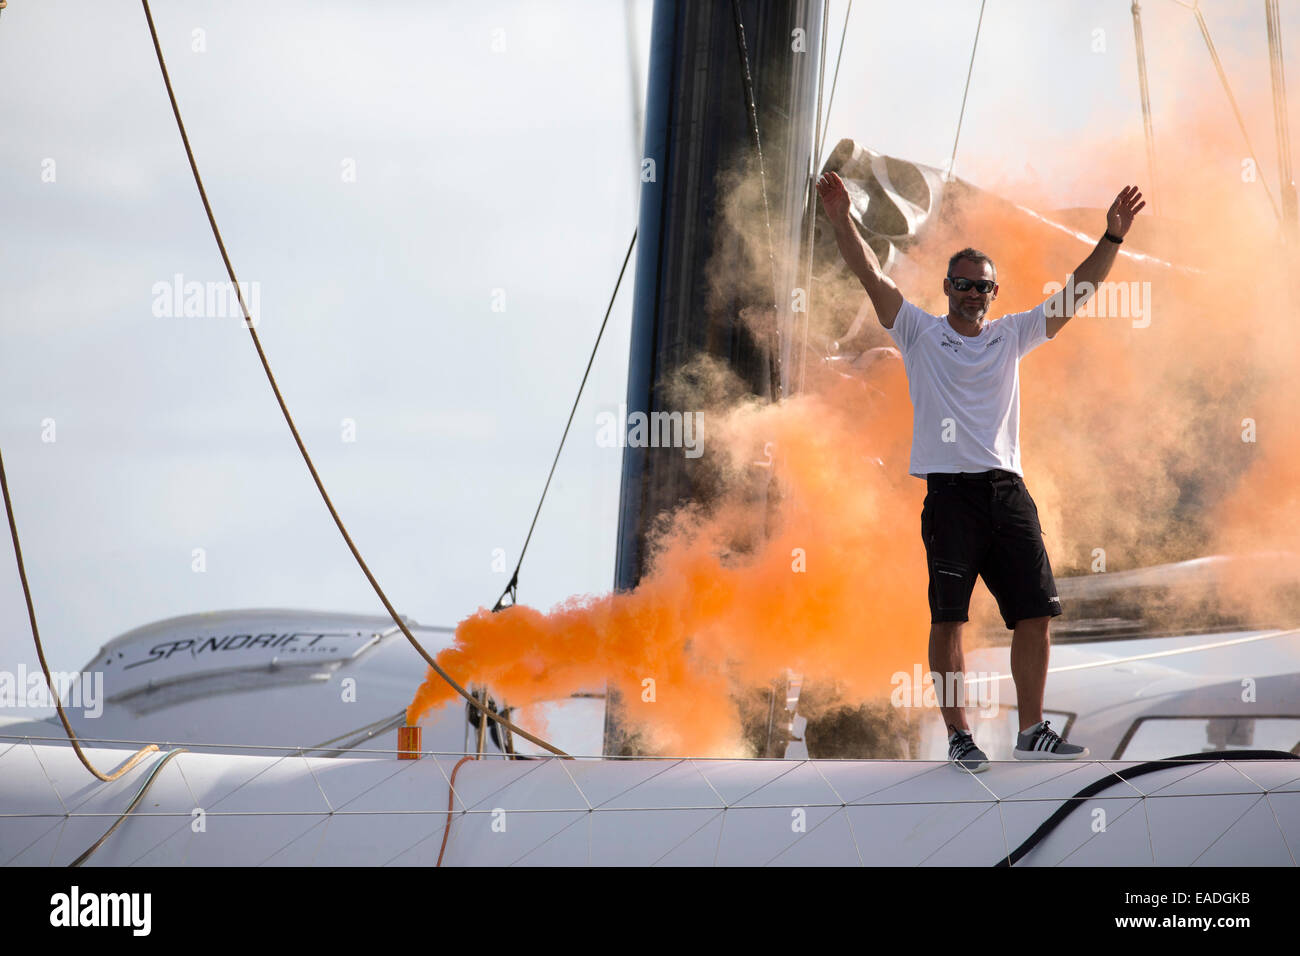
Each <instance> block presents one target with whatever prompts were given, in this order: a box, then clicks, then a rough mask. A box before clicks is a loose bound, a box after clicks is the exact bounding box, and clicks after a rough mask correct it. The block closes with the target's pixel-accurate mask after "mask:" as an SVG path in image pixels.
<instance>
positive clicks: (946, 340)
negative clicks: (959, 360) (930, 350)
mask: <svg viewBox="0 0 1300 956" xmlns="http://www.w3.org/2000/svg"><path fill="white" fill-rule="evenodd" d="M939 344H940V345H942V346H943V347H944V348H946V349H951V350H952V353H953V354H954V355H956V354H957V352H958V351H960V350H961V339H955V338H953V337H952V336H951V335H949V334H948V333H947V332H944V333H943V341H942V342H940V343H939Z"/></svg>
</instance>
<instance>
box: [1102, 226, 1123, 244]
mask: <svg viewBox="0 0 1300 956" xmlns="http://www.w3.org/2000/svg"><path fill="white" fill-rule="evenodd" d="M1105 238H1107V239H1109V240H1110V241H1111V242H1113V243H1115V245H1117V246H1118V245H1121V244H1122V243H1123V242H1124V240H1123V239H1121V238H1120V237H1119V236H1112V235H1111V234H1110V230H1109V229H1107V230H1106V235H1105Z"/></svg>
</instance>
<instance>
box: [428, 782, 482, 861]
mask: <svg viewBox="0 0 1300 956" xmlns="http://www.w3.org/2000/svg"><path fill="white" fill-rule="evenodd" d="M477 759H478V758H477V757H461V758H460V760H458V761H456V766H454V767H452V768H451V779H450V780H448V781H447V822H446V824H444V825H443V828H442V847H441V848H440V849H439V850H438V862H437V863H435V864H434V867H435V868H437V867H440V866H442V855H443V854H444V853H446V852H447V837H448V836H450V835H451V809H452V802H453V801H454V800H455V799H456V771H458V770H460V765H461V764H463V763H464V762H465V761H466V760H477Z"/></svg>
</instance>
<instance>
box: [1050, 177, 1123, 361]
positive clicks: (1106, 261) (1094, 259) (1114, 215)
mask: <svg viewBox="0 0 1300 956" xmlns="http://www.w3.org/2000/svg"><path fill="white" fill-rule="evenodd" d="M1145 205H1146V202H1145V201H1144V200H1143V199H1142V193H1141V192H1140V191H1139V190H1138V188H1137V187H1136V186H1125V187H1124V188H1123V189H1122V190H1120V193H1119V195H1118V196H1116V197H1115V201H1114V202H1113V203H1111V206H1110V209H1109V210H1108V211H1107V212H1106V234H1105V235H1104V236H1102V237H1101V239H1100V240H1099V241H1098V242H1097V248H1095V249H1093V250H1092V253H1091V254H1090V255H1089V256H1088V258H1086V259H1084V260H1083V262H1081V263H1080V264H1079V268H1077V269H1075V270H1074V282H1073V283H1070V282H1066V284H1065V287H1064V288H1063V289H1061V291H1060V292H1057V293H1056V294H1055V295H1053V296H1052V297H1051V298H1050V299H1048V300H1047V302H1046V307H1045V311H1046V312H1047V337H1048V338H1049V339H1050V338H1053V337H1055V335H1056V333H1057V332H1059V331H1061V328H1062V326H1064V325H1065V323H1066V322H1069V321H1070V319H1072V318H1073V317H1074V313H1075V310H1076V309H1079V308H1082V306H1083V304H1084V303H1085V302H1087V301H1088V300H1089V299H1091V298H1092V296H1093V293H1095V292H1096V291H1097V286H1098V285H1100V284H1101V283H1102V282H1104V281H1105V280H1106V276H1107V275H1108V274H1109V273H1110V267H1111V266H1112V265H1114V264H1115V256H1117V255H1118V254H1119V244H1120V240H1122V239H1123V238H1124V236H1125V234H1126V233H1127V232H1128V230H1129V227H1130V226H1132V225H1133V217H1134V216H1136V215H1137V214H1138V210H1140V209H1141V208H1142V207H1143V206H1145ZM1111 237H1113V238H1111ZM1071 292H1073V295H1071V294H1070V293H1071Z"/></svg>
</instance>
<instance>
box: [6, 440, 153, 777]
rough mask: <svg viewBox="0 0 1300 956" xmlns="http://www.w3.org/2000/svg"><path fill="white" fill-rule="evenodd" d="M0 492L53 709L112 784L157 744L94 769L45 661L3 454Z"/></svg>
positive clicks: (75, 745) (79, 753) (79, 751)
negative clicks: (106, 768)
mask: <svg viewBox="0 0 1300 956" xmlns="http://www.w3.org/2000/svg"><path fill="white" fill-rule="evenodd" d="M0 491H3V493H4V499H5V514H6V515H7V516H8V518H9V535H10V537H12V538H13V542H14V559H15V560H16V561H17V562H18V578H19V580H20V581H21V582H22V585H23V597H24V598H25V599H26V601H27V620H28V621H29V622H31V626H32V640H33V641H35V642H36V657H37V659H38V660H40V662H41V673H42V674H44V675H45V686H46V687H47V688H48V689H49V691H50V696H51V697H53V698H54V709H55V710H56V711H57V712H58V714H59V720H60V721H61V722H62V723H63V729H64V730H65V731H66V732H67V734H68V741H69V743H71V744H72V749H73V750H75V751H76V753H77V759H78V760H80V761H81V763H82V765H83V766H84V767H85V768H86V769H87V770H89V771H90V772H91V773H92V774H94V776H95V777H97V778H98V779H99V780H102V781H103V782H104V783H112V782H113V781H114V780H116V779H117V778H118V777H121V776H123V775H125V774H126V773H127V772H128V771H129V770H131V768H133V767H134V766H135V765H136V764H138V763H139V762H140V761H141V760H143V759H144V758H145V757H146V756H147V755H148V754H151V753H153V752H155V751H156V750H157V749H158V745H157V744H149V745H148V746H147V747H143V748H141V749H140V750H139V751H137V752H136V754H135V756H133V757H132V758H131V759H130V760H128V761H127V762H126V763H125V764H123V765H122V766H121V767H119V768H118V769H117V770H115V771H114V772H113V773H111V774H105V773H102V772H100V771H99V770H96V769H95V766H94V764H92V763H91V762H90V758H89V757H87V756H86V754H85V751H83V750H82V749H81V744H80V743H79V742H78V740H77V734H76V732H75V731H74V730H73V729H72V724H71V723H69V722H68V715H67V714H66V713H64V711H63V701H61V700H59V692H58V690H57V688H55V686H54V682H53V681H52V680H51V679H50V665H49V664H47V663H46V662H45V648H43V647H42V646H41V632H40V630H39V629H38V628H37V627H36V607H35V605H34V604H33V603H32V589H31V587H30V586H29V585H28V583H27V569H26V567H25V566H24V565H23V549H22V545H20V544H19V543H18V525H17V523H16V522H15V521H14V507H13V502H12V501H10V500H9V481H8V480H7V479H6V478H5V461H4V455H0Z"/></svg>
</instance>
